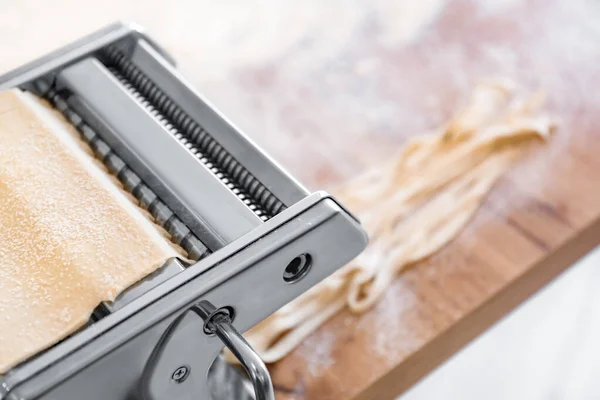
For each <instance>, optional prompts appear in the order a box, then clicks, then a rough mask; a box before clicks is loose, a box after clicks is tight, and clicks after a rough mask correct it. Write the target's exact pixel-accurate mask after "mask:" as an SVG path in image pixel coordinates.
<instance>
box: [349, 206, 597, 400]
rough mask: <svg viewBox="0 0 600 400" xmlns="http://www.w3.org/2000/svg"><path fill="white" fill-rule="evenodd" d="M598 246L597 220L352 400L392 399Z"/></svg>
mask: <svg viewBox="0 0 600 400" xmlns="http://www.w3.org/2000/svg"><path fill="white" fill-rule="evenodd" d="M598 244H600V217H598V218H596V219H595V220H594V221H593V222H592V223H591V224H590V225H588V226H587V227H586V228H584V229H582V230H581V231H579V232H577V233H576V234H574V235H573V236H572V237H570V238H569V239H567V240H566V241H565V242H564V243H563V244H562V245H560V246H558V247H557V248H555V249H554V250H553V251H551V252H549V253H548V254H547V255H545V256H544V257H543V258H542V259H540V260H539V261H537V262H536V263H535V264H534V265H533V266H532V267H531V268H529V269H528V270H527V271H525V272H524V273H523V274H522V275H520V276H519V277H518V278H516V279H515V280H513V281H511V282H509V283H508V284H507V285H506V286H505V287H504V288H502V289H501V290H499V291H498V292H497V293H495V294H494V295H492V296H491V297H490V298H489V299H488V300H486V301H485V302H484V303H482V304H481V305H480V306H479V307H477V308H476V309H475V310H473V311H471V312H470V313H469V314H467V315H466V316H465V317H464V318H462V319H461V320H459V321H457V322H456V323H454V324H453V325H452V326H451V327H449V328H448V329H447V330H446V331H444V332H442V333H441V334H439V335H438V336H437V337H435V338H434V339H433V340H432V341H430V342H429V343H427V344H426V345H425V346H423V347H422V348H420V349H419V350H417V351H416V352H415V353H413V354H412V355H411V356H409V357H408V358H407V359H406V360H404V362H402V363H401V364H399V365H397V366H396V367H395V368H393V369H391V370H390V371H389V372H388V373H386V374H385V375H384V376H382V377H381V378H379V379H378V380H377V381H375V382H374V383H372V384H371V385H370V386H368V387H367V388H366V389H365V390H363V391H362V392H361V393H360V394H358V395H357V396H355V397H354V398H353V400H375V399H377V400H385V399H390V400H391V399H395V398H396V397H397V396H399V395H400V394H402V393H403V392H405V391H406V390H408V389H409V388H410V387H411V386H412V385H414V384H415V383H417V382H418V381H419V380H420V379H421V378H423V377H424V376H425V375H427V374H428V373H429V372H431V371H432V370H433V369H435V368H436V367H438V366H439V365H440V364H442V363H443V362H444V361H446V360H447V359H448V358H450V357H451V356H452V355H454V354H455V353H456V352H458V351H459V350H460V349H462V348H463V347H464V346H465V345H467V344H468V343H469V342H470V341H471V340H473V339H475V338H476V337H477V336H479V335H480V334H481V333H483V332H484V331H485V330H487V329H488V328H490V327H491V326H492V325H493V324H494V323H496V322H497V321H498V320H499V319H501V318H502V317H504V316H505V315H506V314H508V313H509V312H511V311H512V310H514V309H515V308H516V307H517V306H518V305H520V304H521V303H522V302H523V301H525V300H527V298H529V297H530V296H531V295H533V294H534V293H535V292H537V291H538V290H540V289H541V288H543V287H544V286H545V285H546V284H548V283H549V282H550V281H552V280H553V279H554V278H555V277H557V276H558V275H559V274H560V273H561V272H563V271H564V270H565V269H567V268H568V267H569V266H571V265H572V264H573V263H574V262H576V261H577V260H578V259H579V258H581V257H583V256H584V255H585V254H587V253H588V252H589V251H591V250H592V249H594V247H596V246H597V245H598Z"/></svg>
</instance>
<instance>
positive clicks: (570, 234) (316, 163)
mask: <svg viewBox="0 0 600 400" xmlns="http://www.w3.org/2000/svg"><path fill="white" fill-rule="evenodd" d="M45 5H46V3H44V2H38V1H33V0H24V1H20V2H18V3H16V2H8V1H0V48H2V49H3V54H6V55H8V57H2V58H1V59H0V70H6V69H9V68H11V67H15V66H17V65H19V64H21V63H23V62H25V61H27V60H28V59H29V58H32V57H34V56H37V55H39V54H42V53H43V52H45V51H48V50H49V49H51V48H54V47H56V46H58V45H60V44H63V43H65V42H67V41H69V40H72V39H74V38H76V37H78V36H80V35H81V34H83V33H85V32H89V31H91V30H93V29H95V28H97V27H99V26H102V25H104V24H105V23H107V22H110V21H112V20H114V19H119V18H125V19H131V20H135V21H136V22H138V23H140V24H142V25H145V26H146V27H147V28H148V30H149V31H150V33H151V34H152V35H153V36H154V37H156V38H157V39H158V41H159V42H160V43H162V44H163V45H165V47H166V48H167V49H168V50H169V51H171V52H172V53H173V55H174V56H175V57H176V58H177V59H178V60H179V61H180V64H181V67H182V69H183V70H184V71H185V72H186V73H187V74H188V75H189V76H190V77H191V78H192V80H193V82H194V83H195V84H196V85H197V86H198V87H199V88H200V89H201V90H202V91H204V92H205V93H206V94H207V95H208V97H209V98H211V99H212V100H213V102H214V103H215V104H216V105H217V106H218V107H219V108H221V109H222V110H223V111H224V113H225V114H226V115H228V116H229V117H230V118H231V119H232V120H233V121H235V122H236V123H237V124H238V125H239V126H240V127H241V128H242V129H243V130H244V131H246V132H247V133H248V134H249V135H250V136H252V137H253V138H254V139H255V140H256V141H257V142H258V143H259V144H260V145H261V146H262V147H264V148H266V149H267V151H269V152H270V153H271V154H272V155H273V156H274V157H275V158H276V159H277V160H279V161H280V162H281V163H282V164H283V165H284V166H285V167H287V168H288V169H289V170H290V171H291V172H292V174H294V175H295V176H297V177H298V178H299V179H301V180H302V181H303V182H305V183H306V184H307V185H308V186H309V187H310V188H312V189H317V188H331V187H333V186H335V185H336V184H338V183H339V182H342V181H343V180H345V179H348V178H350V177H352V176H354V175H355V174H357V173H359V172H360V171H362V170H364V169H365V168H367V167H369V166H372V165H375V164H376V163H379V162H381V161H382V160H385V159H386V158H387V157H389V156H391V155H392V154H393V153H394V152H395V151H396V150H397V149H398V148H399V147H400V146H401V145H402V143H403V142H404V140H405V139H406V138H407V137H410V136H412V135H416V134H419V133H422V132H423V131H426V130H428V129H431V128H433V127H435V126H437V125H438V124H440V123H442V122H443V121H444V120H445V119H447V118H448V116H449V115H450V113H451V111H452V110H455V109H456V108H457V106H458V105H459V104H460V103H461V102H462V101H464V99H465V96H466V95H467V94H468V92H469V90H470V88H471V87H472V86H473V83H474V82H476V81H477V80H479V79H484V78H490V77H498V76H499V77H508V78H511V79H513V80H515V81H516V82H518V83H519V84H520V85H523V86H524V87H526V88H529V89H532V90H533V89H537V88H542V89H543V90H544V91H545V92H546V93H547V95H548V108H549V110H551V112H552V113H553V115H556V116H557V117H559V118H560V124H559V130H558V132H557V135H556V136H555V137H554V138H553V140H552V141H551V142H550V143H549V144H548V145H547V146H545V147H543V148H536V149H532V151H531V153H530V154H529V155H528V156H527V158H526V159H525V160H524V161H523V162H521V163H520V164H519V165H518V166H517V167H516V168H514V169H513V170H511V172H510V173H509V174H508V175H506V176H505V177H504V178H502V179H501V181H500V183H499V184H498V185H497V186H496V187H495V188H494V190H493V191H492V193H491V194H490V196H489V198H488V199H487V201H486V203H485V204H484V206H483V207H482V209H481V210H480V211H479V212H478V213H477V215H476V217H475V219H474V220H473V221H472V222H471V223H470V224H469V226H468V228H467V229H466V230H465V231H464V232H463V233H462V234H461V235H460V236H459V237H458V238H457V239H456V240H454V241H453V242H452V243H451V245H449V246H447V247H446V248H445V249H444V250H442V251H441V252H439V253H438V254H436V255H435V256H434V257H432V258H431V259H429V260H427V261H425V262H423V263H420V264H418V265H416V266H414V267H413V268H412V269H410V270H409V271H407V272H406V273H405V274H403V275H402V276H401V277H399V278H398V279H397V280H396V281H395V283H394V284H393V286H392V287H391V288H390V290H389V292H388V294H387V295H386V297H385V298H384V299H383V300H382V301H381V302H380V303H379V304H378V306H377V307H376V309H375V310H373V311H372V312H369V313H367V314H365V315H362V316H354V315H350V314H349V313H346V312H342V313H340V314H339V315H337V316H336V317H334V318H333V319H332V320H331V321H329V322H328V323H327V324H326V325H325V326H324V327H323V328H321V329H320V330H319V331H318V332H316V333H315V334H313V335H312V336H311V337H310V338H309V339H308V340H307V341H306V342H305V343H304V344H303V345H301V346H300V347H299V348H298V349H297V350H296V351H295V352H294V353H293V354H291V355H290V356H289V357H287V358H286V359H284V360H283V361H282V362H280V363H278V364H276V365H274V366H273V367H272V369H271V370H272V374H273V379H274V383H275V386H276V389H277V394H278V399H280V400H285V399H287V400H292V399H295V400H301V399H319V400H327V399H332V400H349V399H361V400H366V399H391V398H394V397H395V396H396V395H398V394H399V393H401V392H402V391H403V390H405V389H406V388H408V387H409V386H410V385H411V384H413V383H414V382H416V381H417V380H418V379H419V378H421V377H422V376H423V375H424V374H426V373H427V372H429V371H430V370H431V369H433V368H434V367H435V366H437V365H438V364H439V363H440V362H442V361H443V360H445V359H446V358H447V357H449V356H450V355H451V354H453V353H454V352H456V351H457V350H458V349H459V348H461V347H462V346H463V345H464V344H465V343H467V342H468V341H469V340H470V339H472V338H473V337H475V336H476V335H478V334H479V333H480V332H482V331H483V330H484V329H486V328H487V327H488V326H489V325H491V324H492V323H493V322H494V321H496V320H497V319H498V318H500V317H501V316H502V315H504V314H505V313H506V312H508V311H509V310H511V309H512V308H514V307H515V306H516V305H517V304H519V303H520V302H521V301H523V300H524V299H525V298H526V297H527V296H529V295H530V294H531V293H533V292H534V291H536V290H537V289H538V288H540V287H541V286H543V285H544V284H545V283H546V282H548V281H549V280H550V279H552V278H553V277H554V276H555V275H556V274H557V273H559V272H560V271H561V270H562V269H564V268H566V267H567V266H568V265H570V264H571V263H572V262H573V261H574V260H575V259H577V258H578V257H580V256H581V255H583V254H584V253H585V252H587V251H588V250H589V249H591V248H592V247H593V246H594V245H595V244H597V243H598V242H599V238H600V185H599V182H598V181H599V180H600V169H599V167H600V157H598V154H599V153H600V136H599V135H598V127H597V126H598V125H600V113H599V112H598V110H599V109H600V91H598V89H597V87H596V86H597V85H598V84H599V83H600V68H599V67H598V65H599V64H600V63H599V61H600V46H599V45H598V44H599V43H600V24H598V22H597V21H598V20H599V19H600V4H598V3H597V2H595V1H592V0H588V1H586V0H523V1H518V0H504V1H500V0H498V1H493V0H449V1H442V0H427V1H425V0H423V1H418V2H417V1H412V0H401V1H391V0H390V1H384V0H375V1H374V0H370V1H368V0H363V1H358V0H357V1H351V2H350V1H342V0H331V1H328V2H322V1H320V0H306V1H303V2H292V1H278V0H245V1H242V0H230V1H227V2H214V1H208V0H201V1H191V0H189V1H175V2H169V3H166V2H160V1H157V0H150V1H143V2H142V1H118V0H105V1H103V2H102V4H101V5H100V4H99V3H97V2H85V1H83V2H82V1H75V0H56V1H53V2H52V8H51V9H50V8H48V7H47V6H45ZM92 5H93V7H92Z"/></svg>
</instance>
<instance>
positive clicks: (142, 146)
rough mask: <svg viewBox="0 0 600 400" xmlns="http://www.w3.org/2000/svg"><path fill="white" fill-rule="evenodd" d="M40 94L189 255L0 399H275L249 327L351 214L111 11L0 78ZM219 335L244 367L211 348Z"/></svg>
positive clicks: (5, 379)
mask: <svg viewBox="0 0 600 400" xmlns="http://www.w3.org/2000/svg"><path fill="white" fill-rule="evenodd" d="M9 88H20V89H21V90H26V91H30V92H32V93H34V94H36V95H38V96H40V97H43V98H45V99H46V100H47V101H48V103H49V104H51V105H52V106H53V107H54V108H56V109H57V110H58V111H59V112H61V113H62V114H63V115H64V117H65V118H66V119H67V121H69V122H70V123H71V124H72V125H73V127H75V128H76V129H77V130H78V132H79V133H80V135H81V139H82V140H83V141H85V142H86V143H87V144H88V145H89V146H90V148H91V149H92V150H93V152H94V153H95V155H96V157H97V158H99V159H100V160H101V161H102V162H104V164H105V165H106V167H107V169H108V171H110V172H111V173H112V174H114V175H115V176H116V177H117V178H118V179H119V180H120V181H121V182H122V183H123V186H124V188H125V189H126V190H128V191H129V192H130V193H131V194H132V195H133V196H134V197H135V198H136V199H137V200H138V201H139V204H140V206H141V207H143V208H145V209H147V210H148V212H149V213H150V214H151V215H152V216H153V217H154V219H155V221H156V222H157V224H159V225H161V226H162V227H163V228H164V229H165V230H167V231H168V232H169V233H170V235H171V238H172V240H173V241H174V242H175V243H176V244H178V245H179V246H181V247H182V248H184V249H185V250H186V252H187V254H188V255H189V259H191V261H192V262H190V260H189V259H186V260H180V259H171V260H169V261H168V262H166V263H165V265H164V266H163V267H162V268H160V269H159V270H158V271H156V272H155V273H153V274H151V275H150V276H148V277H147V278H145V279H143V280H142V281H141V282H139V283H137V284H136V285H134V286H133V287H131V288H129V289H128V290H127V291H125V292H124V293H122V294H121V295H120V296H119V297H118V298H117V300H116V301H114V302H112V303H105V304H101V305H99V307H98V308H97V309H96V311H95V312H94V314H93V315H92V317H91V319H90V321H89V323H88V324H87V325H86V326H85V327H83V328H82V329H80V330H79V331H78V332H76V333H75V334H73V335H71V336H70V337H68V338H66V339H64V340H62V341H61V342H60V343H58V344H56V345H55V346H53V347H51V348H49V349H47V350H45V351H43V352H41V353H39V354H37V355H35V356H34V357H32V358H30V359H29V360H27V361H25V362H23V363H21V364H19V365H17V366H15V367H14V368H12V369H11V370H10V371H9V372H8V373H6V374H4V375H3V376H0V399H1V400H33V399H42V400H68V399H75V400H80V399H85V400H107V399H117V400H171V399H176V400H186V399H189V400H191V399H195V400H198V399H201V400H204V399H206V400H209V399H213V400H221V399H240V400H244V399H254V398H259V399H272V398H273V389H272V385H271V382H270V378H269V375H268V372H267V370H266V368H265V366H264V364H263V363H262V362H261V361H260V359H259V358H258V357H257V355H256V354H255V353H254V351H253V350H252V349H251V347H250V346H249V345H248V344H247V343H246V342H245V341H244V340H243V338H242V337H241V336H240V334H239V333H238V332H244V331H246V330H247V329H249V328H251V327H252V326H254V325H255V324H257V323H258V322H260V321H261V320H263V319H264V318H266V317H268V316H269V315H270V314H272V313H273V312H275V311H276V310H277V309H279V308H280V307H281V306H283V305H284V304H286V303H288V302H289V301H291V300H293V299H294V298H296V297H297V296H299V295H301V294H302V293H303V292H305V291H307V290H308V289H309V288H310V287H312V286H314V285H315V284H317V283H318V282H320V281H321V280H323V279H325V278H326V277H327V276H328V275H330V274H331V273H333V272H334V271H335V270H336V269H338V268H339V267H341V266H342V265H344V264H345V263H347V262H348V261H350V260H351V259H352V258H354V257H355V256H356V255H357V254H358V253H359V252H360V251H361V250H362V249H363V248H364V247H365V246H366V243H367V238H366V235H365V233H364V231H363V230H362V228H361V226H360V224H359V222H358V221H357V220H356V219H355V218H354V217H353V216H352V215H351V214H350V213H349V212H348V211H347V210H345V209H344V207H343V206H342V205H341V204H339V203H338V202H337V201H336V200H335V199H334V198H332V197H331V196H330V195H328V194H327V193H325V192H316V193H309V192H308V191H307V190H306V189H305V188H304V187H303V186H301V185H300V184H299V183H298V182H297V181H296V180H295V179H293V178H292V177H291V176H290V175H289V174H288V173H287V172H285V171H284V170H283V169H282V168H281V167H280V166H279V165H278V164H277V163H275V162H274V161H273V160H272V159H271V158H269V157H268V156H267V155H266V154H265V153H264V152H263V151H262V150H261V149H260V148H258V147H257V146H256V145H255V144H254V143H253V142H252V141H251V140H250V139H249V138H248V137H247V136H245V135H244V134H243V133H241V132H240V131H239V130H238V129H237V128H236V127H235V126H234V125H233V124H232V123H231V122H230V121H228V120H227V119H226V118H225V117H224V116H223V115H222V114H221V113H220V112H219V111H217V110H216V108H215V107H214V106H213V105H211V104H210V103H209V102H208V100H206V99H205V98H204V97H203V96H202V95H201V94H199V93H198V92H197V91H196V90H195V89H194V88H193V87H192V85H190V84H189V83H188V81H187V80H186V79H185V78H184V77H183V76H182V75H181V74H180V72H179V71H178V70H177V68H176V66H175V63H174V60H173V59H172V58H171V56H170V55H169V54H167V53H166V52H165V51H164V50H163V49H162V48H161V47H160V46H158V45H157V44H156V43H155V42H154V41H153V40H152V39H150V38H149V37H148V36H147V35H146V34H144V33H143V31H142V30H141V29H139V28H137V27H136V26H134V25H130V24H122V23H118V24H114V25H111V26H108V27H106V28H105V29H102V30H100V31H98V32H96V33H93V34H91V35H89V36H88V37H85V38H83V39H81V40H79V41H77V42H75V43H73V44H71V45H69V46H66V47H65V48H62V49H60V50H57V51H55V52H53V53H51V54H49V55H47V56H45V57H42V58H40V59H39V60H37V61H34V62H32V63H30V64H28V65H25V66H23V67H21V68H19V69H17V70H15V71H13V72H10V73H8V74H6V75H4V76H1V77H0V90H4V89H9ZM225 345H227V346H228V347H229V348H230V350H231V351H232V353H233V354H234V355H235V356H237V357H238V358H239V359H240V364H241V365H242V366H243V367H244V368H245V369H246V372H247V373H248V376H249V378H246V375H245V374H244V373H243V371H242V370H241V368H238V367H234V366H230V365H228V364H227V363H226V362H224V361H223V358H222V357H221V356H220V354H221V352H222V350H223V348H224V346H225Z"/></svg>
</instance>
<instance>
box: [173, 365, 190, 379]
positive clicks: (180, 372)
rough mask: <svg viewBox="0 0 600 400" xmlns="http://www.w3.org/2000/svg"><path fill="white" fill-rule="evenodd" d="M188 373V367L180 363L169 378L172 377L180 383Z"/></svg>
mask: <svg viewBox="0 0 600 400" xmlns="http://www.w3.org/2000/svg"><path fill="white" fill-rule="evenodd" d="M189 375H190V369H189V368H188V367H186V366H185V365H182V366H181V367H179V368H177V369H176V370H175V372H173V375H171V379H173V380H174V381H175V382H177V383H182V382H183V381H185V380H186V379H187V377H188V376H189Z"/></svg>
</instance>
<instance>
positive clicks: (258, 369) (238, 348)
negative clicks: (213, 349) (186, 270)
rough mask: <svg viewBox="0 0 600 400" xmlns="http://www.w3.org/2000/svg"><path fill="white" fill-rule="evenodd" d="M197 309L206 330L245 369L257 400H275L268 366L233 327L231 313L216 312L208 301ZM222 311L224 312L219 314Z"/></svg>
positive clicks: (226, 311) (203, 302)
mask: <svg viewBox="0 0 600 400" xmlns="http://www.w3.org/2000/svg"><path fill="white" fill-rule="evenodd" d="M196 308H197V309H198V310H200V312H201V313H202V318H204V322H205V330H206V328H207V329H208V330H209V332H208V333H209V334H216V335H217V336H218V337H219V339H221V341H222V342H223V343H224V344H225V346H227V348H228V349H229V350H230V351H231V353H232V354H233V355H234V356H235V357H236V358H237V359H238V360H239V362H240V364H241V365H242V367H244V370H245V371H246V373H247V374H248V376H249V377H250V382H251V383H252V386H253V387H254V397H255V398H256V400H275V392H274V390H273V382H271V376H270V375H269V370H268V369H267V366H266V365H265V363H264V362H263V360H261V358H260V356H259V355H258V354H257V353H256V352H255V351H254V350H253V349H252V347H251V346H250V344H248V342H246V340H245V339H244V338H243V337H242V335H241V334H240V333H239V332H238V331H237V330H236V329H235V328H234V327H233V325H232V324H231V323H232V317H233V316H232V315H231V313H230V312H229V311H228V310H227V309H217V310H215V309H214V306H213V305H212V304H210V303H209V302H207V301H201V302H200V303H199V304H198V305H197V306H196ZM222 310H223V311H224V312H221V313H219V311H222Z"/></svg>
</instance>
